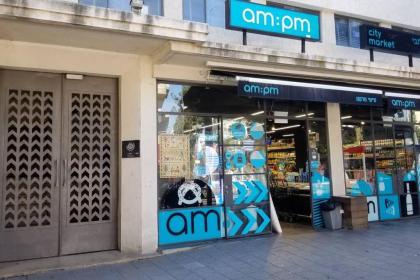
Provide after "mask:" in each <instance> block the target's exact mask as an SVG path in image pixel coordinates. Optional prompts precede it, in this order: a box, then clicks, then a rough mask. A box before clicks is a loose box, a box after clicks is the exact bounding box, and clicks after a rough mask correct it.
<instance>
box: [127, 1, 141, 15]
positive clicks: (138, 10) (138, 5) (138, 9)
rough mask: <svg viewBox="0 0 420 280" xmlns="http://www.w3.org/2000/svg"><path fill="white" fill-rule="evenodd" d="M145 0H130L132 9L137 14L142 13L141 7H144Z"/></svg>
mask: <svg viewBox="0 0 420 280" xmlns="http://www.w3.org/2000/svg"><path fill="white" fill-rule="evenodd" d="M143 4H144V2H143V0H130V5H131V11H132V12H133V13H136V14H140V13H141V9H142V8H143Z"/></svg>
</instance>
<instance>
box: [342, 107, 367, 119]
mask: <svg viewBox="0 0 420 280" xmlns="http://www.w3.org/2000/svg"><path fill="white" fill-rule="evenodd" d="M341 120H343V121H349V120H362V121H370V107H368V106H355V105H341Z"/></svg>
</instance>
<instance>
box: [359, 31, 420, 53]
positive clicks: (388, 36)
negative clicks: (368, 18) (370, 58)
mask: <svg viewBox="0 0 420 280" xmlns="http://www.w3.org/2000/svg"><path fill="white" fill-rule="evenodd" d="M360 48H362V49H375V50H379V51H383V52H390V53H397V54H404V55H409V54H412V55H416V54H417V55H418V54H420V35H416V34H412V33H408V32H402V31H396V30H392V29H388V28H382V27H378V26H371V25H362V26H361V27H360Z"/></svg>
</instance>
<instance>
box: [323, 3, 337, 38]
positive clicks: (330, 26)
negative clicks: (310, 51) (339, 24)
mask: <svg viewBox="0 0 420 280" xmlns="http://www.w3.org/2000/svg"><path fill="white" fill-rule="evenodd" d="M320 18H321V24H320V26H321V41H322V43H325V44H332V45H335V43H336V40H335V18H334V12H333V11H329V10H324V11H321V13H320Z"/></svg>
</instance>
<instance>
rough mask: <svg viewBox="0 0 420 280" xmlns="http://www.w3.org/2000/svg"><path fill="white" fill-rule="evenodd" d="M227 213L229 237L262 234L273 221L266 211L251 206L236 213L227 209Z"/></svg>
mask: <svg viewBox="0 0 420 280" xmlns="http://www.w3.org/2000/svg"><path fill="white" fill-rule="evenodd" d="M226 211H227V218H228V225H227V227H228V228H227V234H228V236H229V237H233V236H238V235H247V234H250V233H253V234H259V233H262V232H264V230H265V229H266V228H267V226H268V225H269V224H270V221H271V220H270V217H269V216H268V215H267V214H266V213H265V212H264V210H262V209H261V208H258V207H253V206H250V207H247V208H244V209H241V210H237V211H236V212H235V211H234V210H233V209H231V208H226Z"/></svg>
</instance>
